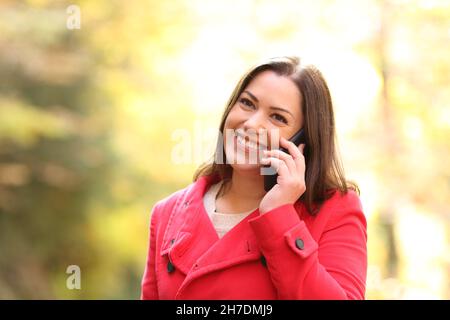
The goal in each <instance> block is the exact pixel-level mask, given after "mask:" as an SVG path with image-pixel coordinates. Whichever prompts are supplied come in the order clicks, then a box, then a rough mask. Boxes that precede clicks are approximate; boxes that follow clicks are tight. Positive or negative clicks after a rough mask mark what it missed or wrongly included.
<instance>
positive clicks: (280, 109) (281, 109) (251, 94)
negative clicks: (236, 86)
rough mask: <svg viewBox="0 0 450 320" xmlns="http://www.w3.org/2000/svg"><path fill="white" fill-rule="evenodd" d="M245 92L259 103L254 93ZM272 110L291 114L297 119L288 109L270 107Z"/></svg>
mask: <svg viewBox="0 0 450 320" xmlns="http://www.w3.org/2000/svg"><path fill="white" fill-rule="evenodd" d="M244 92H245V93H246V94H248V95H249V96H250V97H251V98H252V99H253V100H255V101H256V102H259V100H258V98H257V97H255V95H254V94H253V93H251V92H250V91H248V90H244ZM270 108H271V109H274V110H278V111H283V112H287V113H289V114H290V115H291V117H292V118H294V119H295V117H294V115H293V114H292V113H291V112H290V111H289V110H286V109H283V108H280V107H272V106H270Z"/></svg>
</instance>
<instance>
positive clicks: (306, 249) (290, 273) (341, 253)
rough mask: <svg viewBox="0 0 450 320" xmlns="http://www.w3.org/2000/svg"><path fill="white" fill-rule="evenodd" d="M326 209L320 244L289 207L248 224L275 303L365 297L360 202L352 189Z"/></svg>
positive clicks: (364, 247) (363, 227)
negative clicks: (277, 299)
mask: <svg viewBox="0 0 450 320" xmlns="http://www.w3.org/2000/svg"><path fill="white" fill-rule="evenodd" d="M326 210H327V211H328V210H330V211H332V212H327V214H329V215H330V218H329V220H328V222H327V223H326V225H325V228H324V231H323V233H322V235H321V236H320V239H319V240H318V242H316V240H314V238H313V237H312V235H311V233H310V232H309V230H308V228H307V226H306V224H305V222H304V221H303V220H301V219H300V217H299V215H298V213H297V211H296V210H295V208H294V206H293V205H283V206H280V207H278V208H275V209H273V210H271V211H269V212H266V213H265V214H263V215H261V216H259V217H257V218H254V219H252V220H250V222H249V223H250V225H251V227H252V229H253V231H254V233H255V234H256V237H257V239H258V242H259V246H260V249H261V251H262V253H263V255H264V257H265V258H266V261H267V267H268V268H269V272H270V276H271V279H272V282H273V284H274V286H275V287H276V289H277V292H278V298H279V299H314V300H318V299H328V300H337V299H364V294H365V281H366V272H367V231H366V219H365V216H364V214H363V212H362V207H361V203H360V201H359V198H358V196H357V195H356V193H354V192H353V191H350V192H348V193H347V194H346V195H344V196H342V197H341V198H339V199H338V200H336V201H335V203H334V204H333V205H332V206H329V207H328V208H327V209H326ZM320 214H325V212H320V213H319V215H320Z"/></svg>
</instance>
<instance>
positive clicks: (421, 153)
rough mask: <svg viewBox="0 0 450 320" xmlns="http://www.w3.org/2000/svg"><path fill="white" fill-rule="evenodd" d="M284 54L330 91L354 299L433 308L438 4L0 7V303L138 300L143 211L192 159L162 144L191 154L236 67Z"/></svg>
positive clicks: (448, 214) (447, 229) (448, 262)
mask: <svg viewBox="0 0 450 320" xmlns="http://www.w3.org/2000/svg"><path fill="white" fill-rule="evenodd" d="M77 14H78V16H79V18H80V24H79V25H78V26H77V24H76V23H74V19H75V18H76V17H77ZM75 20H76V19H75ZM78 27H79V28H78ZM289 54H293V55H298V56H300V57H302V59H303V60H302V61H304V63H312V64H315V65H316V66H317V67H318V68H319V69H320V70H322V72H323V73H324V75H325V78H326V79H327V81H328V83H329V86H330V90H331V93H332V96H333V100H334V103H335V116H336V122H337V133H338V141H339V148H340V152H341V155H342V159H343V163H344V167H345V171H346V174H347V177H348V178H349V179H351V180H354V181H356V182H357V183H358V184H359V186H360V189H361V201H362V204H363V207H364V212H365V214H366V217H367V220H368V234H369V238H368V250H369V251H368V252H369V268H368V278H367V298H368V299H449V298H450V250H449V249H450V240H449V239H450V223H449V221H450V201H449V199H450V163H449V162H448V161H450V160H449V159H450V58H449V57H450V1H447V0H411V1H406V0H354V1H351V0H336V1H332V0H316V1H307V0H295V1H294V0H277V1H267V0H259V1H257V0H254V1H250V0H239V1H235V0H230V1H210V0H203V1H202V0H171V1H160V0H149V1H113V0H95V1H92V0H90V1H88V0H85V1H81V0H80V1H46V0H29V1H8V0H1V1H0V298H1V299H137V298H139V294H140V280H141V276H142V273H143V270H144V264H145V259H146V252H147V244H148V242H147V241H148V227H149V219H150V212H151V209H152V207H153V205H154V204H155V202H156V201H158V200H159V199H162V198H163V197H165V196H167V195H169V194H171V193H173V192H174V191H176V190H179V189H181V188H183V187H185V186H186V185H187V184H189V183H190V182H191V181H192V175H193V172H194V171H195V168H196V167H197V165H198V164H199V163H200V161H199V160H201V159H200V158H201V157H197V158H196V159H195V161H190V163H176V162H174V161H173V151H174V147H175V146H176V145H177V143H179V141H177V137H178V135H177V134H174V132H177V130H178V132H179V130H184V131H183V132H189V133H191V134H192V135H191V138H192V143H191V145H192V154H196V150H197V149H195V148H197V147H198V144H199V143H200V144H201V145H205V146H206V147H205V148H206V150H208V148H210V147H211V143H214V141H215V138H216V136H215V133H216V131H215V130H217V128H218V125H219V120H220V116H221V114H222V112H223V109H224V107H225V103H226V101H227V99H228V97H229V95H230V94H231V91H232V89H233V88H234V86H235V84H236V82H237V81H238V79H239V78H240V76H241V75H242V74H243V72H244V71H246V70H247V69H248V68H249V67H250V66H252V65H253V64H254V63H256V62H258V61H260V60H262V59H264V58H267V57H273V56H279V55H289ZM198 128H201V129H198ZM196 130H197V131H198V130H199V131H202V130H210V132H212V133H213V134H210V135H207V136H206V137H205V136H202V137H203V138H202V139H203V140H201V141H200V140H198V137H196V133H195V132H197V131H196ZM202 132H203V131H202ZM206 154H207V152H205V154H204V155H206ZM204 160H206V159H204ZM69 265H77V266H79V267H80V270H81V289H80V290H69V289H68V288H67V286H66V280H67V277H68V274H67V273H66V270H67V267H68V266H69Z"/></svg>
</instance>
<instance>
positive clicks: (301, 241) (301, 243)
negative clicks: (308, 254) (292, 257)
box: [295, 238, 305, 250]
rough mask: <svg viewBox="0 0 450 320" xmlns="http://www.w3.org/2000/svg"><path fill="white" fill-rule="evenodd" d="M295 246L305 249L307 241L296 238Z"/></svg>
mask: <svg viewBox="0 0 450 320" xmlns="http://www.w3.org/2000/svg"><path fill="white" fill-rule="evenodd" d="M295 246H296V247H297V249H300V250H303V249H305V243H304V242H303V240H302V239H300V238H297V239H295Z"/></svg>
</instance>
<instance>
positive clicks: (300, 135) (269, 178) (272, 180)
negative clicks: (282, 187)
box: [264, 128, 306, 191]
mask: <svg viewBox="0 0 450 320" xmlns="http://www.w3.org/2000/svg"><path fill="white" fill-rule="evenodd" d="M289 141H291V142H293V143H294V144H295V145H296V146H299V145H300V144H302V143H306V138H305V133H304V131H303V128H301V129H300V130H299V131H298V132H297V133H296V134H294V135H293V136H292V138H290V139H289ZM280 150H281V151H283V152H286V153H289V152H288V151H287V150H286V149H285V148H283V147H281V148H280ZM264 167H266V168H270V165H267V166H264ZM277 178H278V174H277V173H276V172H275V173H274V174H266V175H264V190H266V191H269V190H270V189H272V188H273V186H274V185H276V184H277Z"/></svg>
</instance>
